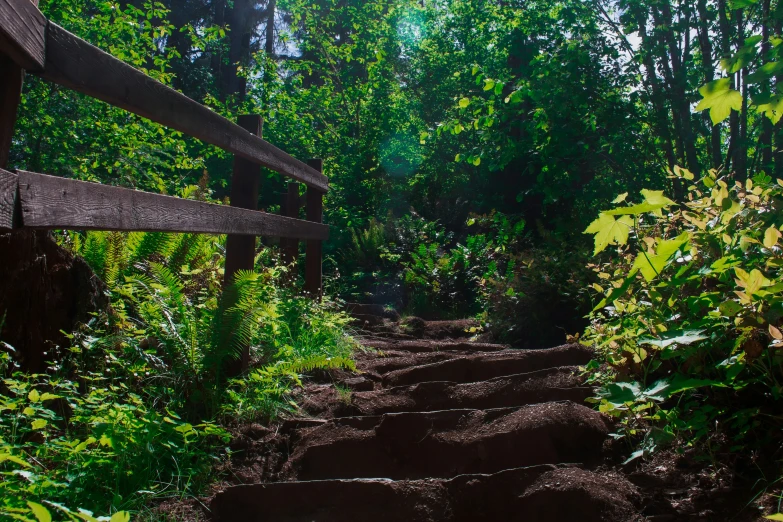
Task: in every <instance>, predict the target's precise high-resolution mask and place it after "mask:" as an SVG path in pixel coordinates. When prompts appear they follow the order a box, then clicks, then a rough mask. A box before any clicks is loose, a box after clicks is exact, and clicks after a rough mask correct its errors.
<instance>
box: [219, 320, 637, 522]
mask: <svg viewBox="0 0 783 522" xmlns="http://www.w3.org/2000/svg"><path fill="white" fill-rule="evenodd" d="M367 322H368V323H369V321H367ZM367 326H370V325H369V324H368V325H367ZM403 326H407V328H401V327H400V323H395V322H393V321H391V320H389V319H385V320H379V321H374V322H373V326H372V328H373V329H372V331H371V332H369V333H368V334H367V335H365V336H363V337H362V342H363V343H364V344H365V346H367V347H369V348H370V349H371V350H370V351H368V352H366V353H362V354H360V355H359V356H358V357H357V366H358V368H359V369H360V370H361V372H362V373H361V375H359V376H356V375H352V374H347V373H344V372H335V373H333V374H332V375H331V376H330V378H331V379H332V380H333V382H331V383H322V384H318V383H314V384H312V385H310V386H308V387H307V389H306V390H305V392H304V396H303V397H301V399H303V401H302V402H303V409H304V411H305V412H307V413H308V414H309V415H311V417H302V418H292V419H288V420H287V421H285V422H284V423H283V424H282V425H281V426H279V427H278V429H277V432H275V433H274V434H266V435H265V437H266V438H264V439H263V441H264V442H263V444H266V445H267V446H268V447H271V446H272V445H274V444H276V446H275V447H276V448H277V449H276V450H275V451H277V452H278V454H279V456H278V457H277V459H276V460H275V463H274V465H270V464H269V459H268V458H267V460H265V461H263V462H261V461H262V459H261V458H257V459H256V460H255V461H254V462H250V463H249V465H248V469H249V470H251V471H250V472H249V473H248V474H247V475H243V476H242V477H240V478H241V481H242V482H245V484H241V485H236V486H231V487H228V488H226V489H225V490H223V491H222V492H220V493H218V494H217V495H215V496H214V497H213V499H212V502H211V505H210V509H211V511H212V517H213V520H215V521H216V522H228V521H234V520H243V521H259V522H261V521H270V522H271V521H277V522H289V521H290V522H294V521H296V522H311V521H314V522H331V521H335V522H337V521H365V520H367V521H370V520H372V521H398V520H399V521H448V522H451V521H454V522H456V521H466V522H467V521H477V522H481V521H499V520H505V521H517V520H519V521H522V520H529V521H537V520H542V521H543V520H546V521H554V522H558V521H571V520H576V519H578V520H581V521H599V520H600V521H632V520H641V518H640V517H639V516H638V514H637V513H638V507H639V501H640V497H639V495H638V493H637V491H636V489H635V487H634V486H633V485H632V484H631V483H630V482H628V481H627V480H626V479H625V478H623V477H622V476H620V475H617V474H615V473H612V472H602V471H597V467H598V465H599V464H600V461H601V459H602V447H603V446H604V443H605V441H606V439H607V437H608V435H609V433H610V431H611V425H610V424H609V421H608V419H607V418H605V417H604V416H603V415H601V414H599V413H598V412H596V411H594V410H593V409H591V408H588V407H586V406H584V405H583V401H584V399H585V398H586V397H587V396H589V395H590V394H591V390H590V388H589V387H587V386H585V385H584V384H583V382H582V379H581V377H580V376H579V371H578V367H579V365H583V364H586V363H587V362H588V361H589V360H590V357H591V352H590V351H589V350H588V349H586V348H584V347H582V346H579V345H564V346H560V347H556V348H550V349H542V350H514V349H511V348H510V347H508V346H505V345H500V344H493V343H486V342H474V341H471V340H470V339H468V334H467V333H466V331H467V330H469V329H470V328H471V327H473V326H475V323H472V322H470V321H453V322H447V321H441V322H437V323H436V324H434V325H433V326H432V328H430V327H429V324H428V323H427V322H423V321H421V322H419V321H417V322H414V324H413V325H412V327H411V326H410V325H403ZM264 433H266V432H264ZM255 438H257V439H259V440H260V436H259V437H255ZM281 441H282V442H281ZM248 444H250V445H252V444H261V442H254V441H249V442H248ZM280 455H281V456H280ZM251 460H252V459H251ZM262 468H263V469H262ZM272 468H273V469H272ZM253 469H256V471H252V470H253ZM251 482H255V483H251Z"/></svg>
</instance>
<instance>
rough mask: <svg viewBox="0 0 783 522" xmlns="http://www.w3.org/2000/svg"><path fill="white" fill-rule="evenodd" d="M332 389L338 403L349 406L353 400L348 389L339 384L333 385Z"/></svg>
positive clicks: (351, 393)
mask: <svg viewBox="0 0 783 522" xmlns="http://www.w3.org/2000/svg"><path fill="white" fill-rule="evenodd" d="M334 389H335V391H336V392H337V397H338V398H339V399H340V402H342V403H343V404H347V405H350V404H351V401H352V400H353V392H352V391H351V389H350V388H348V387H347V386H340V385H339V384H335V385H334Z"/></svg>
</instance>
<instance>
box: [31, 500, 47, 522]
mask: <svg viewBox="0 0 783 522" xmlns="http://www.w3.org/2000/svg"><path fill="white" fill-rule="evenodd" d="M27 505H28V506H29V507H30V511H32V512H33V515H35V518H36V519H38V522H52V515H51V514H50V513H49V510H48V509H46V508H45V507H43V506H42V505H41V504H38V503H36V502H30V501H28V502H27Z"/></svg>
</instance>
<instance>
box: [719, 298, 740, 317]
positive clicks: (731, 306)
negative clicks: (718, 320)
mask: <svg viewBox="0 0 783 522" xmlns="http://www.w3.org/2000/svg"><path fill="white" fill-rule="evenodd" d="M718 310H719V311H720V314H721V315H723V316H726V317H734V316H735V315H737V314H738V313H740V312H741V311H742V305H741V304H739V303H738V302H737V301H725V302H723V303H721V304H720V306H718Z"/></svg>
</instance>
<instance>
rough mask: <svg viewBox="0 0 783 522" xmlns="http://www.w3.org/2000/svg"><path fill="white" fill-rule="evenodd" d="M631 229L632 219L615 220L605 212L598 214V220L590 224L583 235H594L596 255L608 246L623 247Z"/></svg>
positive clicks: (627, 217) (625, 217) (624, 217)
mask: <svg viewBox="0 0 783 522" xmlns="http://www.w3.org/2000/svg"><path fill="white" fill-rule="evenodd" d="M631 227H633V219H632V218H630V217H629V216H623V217H621V218H620V219H617V220H616V219H615V218H613V217H612V216H610V215H608V213H607V212H602V213H601V214H599V216H598V219H596V220H595V221H593V222H592V223H590V226H588V227H587V228H586V229H585V231H584V233H585V234H595V251H594V252H593V255H595V254H598V253H599V252H601V251H602V250H604V249H605V248H606V247H607V246H609V245H610V244H613V245H624V244H626V243H627V242H628V232H629V231H630V230H631Z"/></svg>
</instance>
